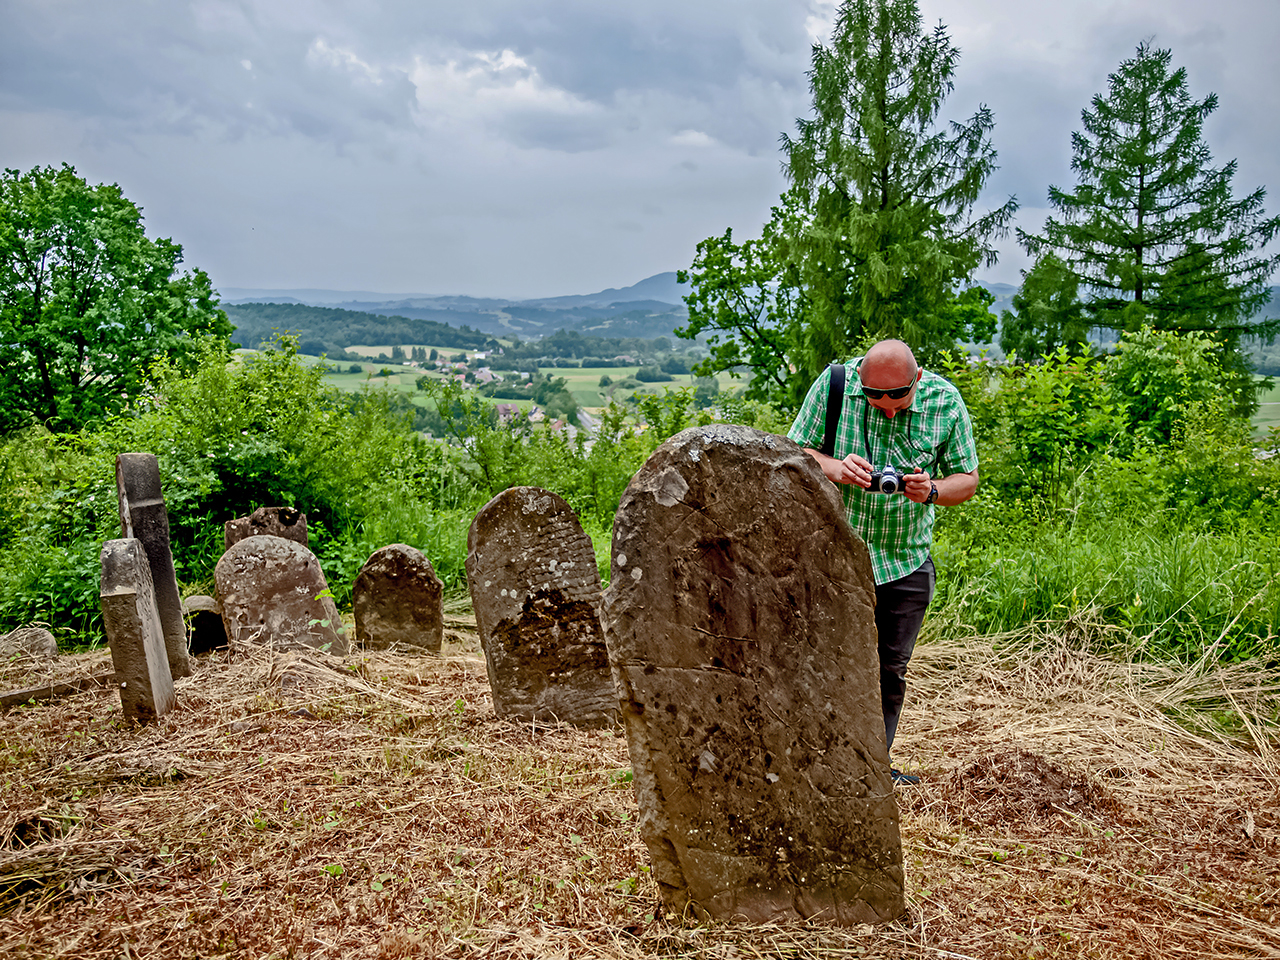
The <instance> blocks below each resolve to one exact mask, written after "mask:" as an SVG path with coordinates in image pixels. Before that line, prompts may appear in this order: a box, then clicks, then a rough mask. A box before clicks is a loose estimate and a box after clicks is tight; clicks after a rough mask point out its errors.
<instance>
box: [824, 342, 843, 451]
mask: <svg viewBox="0 0 1280 960" xmlns="http://www.w3.org/2000/svg"><path fill="white" fill-rule="evenodd" d="M827 369H828V370H830V371H831V384H830V386H829V388H828V390H827V420H826V425H825V427H824V429H823V431H822V446H821V448H820V449H821V451H822V452H823V453H825V454H826V455H827V456H828V457H831V456H834V455H835V450H836V430H837V429H839V427H840V414H841V412H842V411H843V410H844V364H843V363H833V364H831V366H829V367H828V368H827Z"/></svg>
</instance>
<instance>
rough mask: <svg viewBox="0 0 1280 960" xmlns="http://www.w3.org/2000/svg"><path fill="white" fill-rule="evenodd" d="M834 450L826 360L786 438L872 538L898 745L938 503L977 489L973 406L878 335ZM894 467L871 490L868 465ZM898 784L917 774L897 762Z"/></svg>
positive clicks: (891, 720)
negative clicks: (893, 485) (894, 487)
mask: <svg viewBox="0 0 1280 960" xmlns="http://www.w3.org/2000/svg"><path fill="white" fill-rule="evenodd" d="M845 382H846V384H848V386H847V387H846V389H845V391H844V404H843V408H842V410H841V415H840V423H839V427H838V429H837V431H836V436H835V450H834V454H835V455H834V456H827V455H826V454H824V453H822V452H821V451H820V450H819V449H818V448H819V447H821V446H822V439H823V431H824V428H825V425H826V410H827V395H828V392H829V390H830V385H831V371H830V369H829V368H828V369H827V370H826V371H825V372H823V373H822V375H821V376H819V377H818V379H817V380H816V381H814V384H813V386H812V387H810V388H809V393H808V395H807V396H806V397H805V399H804V403H803V404H802V405H801V407H800V412H799V414H797V415H796V419H795V422H794V423H793V424H792V425H791V429H790V430H789V431H788V433H787V436H789V437H790V438H791V439H792V440H794V441H795V442H796V443H798V444H800V445H801V446H802V447H804V448H805V450H806V451H807V452H808V453H809V455H810V456H812V457H813V459H814V460H816V461H817V462H818V466H820V467H821V468H822V472H823V473H824V474H825V475H826V477H827V479H828V480H830V481H831V482H832V483H837V484H840V485H841V491H842V495H843V497H844V507H845V513H846V515H847V516H848V518H849V523H850V524H851V525H852V526H853V529H854V530H855V531H857V533H858V535H859V536H860V537H862V539H863V540H864V541H865V542H866V544H867V548H868V550H869V551H870V553H871V568H872V570H873V572H874V574H875V581H876V632H877V634H878V637H879V648H880V697H881V700H882V703H883V708H884V729H885V741H886V743H887V745H888V747H889V748H890V749H891V750H892V748H893V738H894V735H895V734H896V733H897V730H898V718H899V717H900V716H901V715H902V702H903V699H904V698H905V696H906V691H907V663H908V662H909V661H910V660H911V654H912V651H913V650H914V649H915V644H916V636H917V635H918V634H919V633H920V625H921V623H923V622H924V612H925V608H926V607H928V605H929V601H930V600H932V599H933V589H934V582H935V578H934V569H933V560H932V559H931V558H930V556H929V545H930V543H931V542H932V540H933V508H934V506H943V507H950V506H955V505H956V504H958V503H964V501H966V500H968V499H969V498H970V497H972V496H973V494H974V491H976V490H977V489H978V452H977V448H976V447H975V446H974V442H973V428H972V427H971V425H970V423H969V411H968V410H966V409H965V405H964V401H963V400H962V399H961V398H960V392H959V391H958V390H956V388H955V387H954V386H952V385H951V384H950V383H949V382H948V381H946V380H944V379H943V378H942V377H940V376H937V375H936V374H933V373H928V372H926V371H925V370H922V369H921V368H920V367H919V365H918V364H917V363H916V359H915V356H914V355H913V354H912V353H911V348H910V347H908V346H907V345H906V344H905V343H903V342H902V341H901V340H882V341H881V342H879V343H877V344H876V345H875V346H873V347H872V348H871V349H870V350H868V351H867V355H866V356H865V357H862V358H861V359H860V360H855V361H854V362H853V363H851V364H850V365H849V366H848V369H847V375H846V380H845ZM886 467H893V468H894V469H896V470H897V471H898V473H900V474H902V482H901V485H900V490H899V492H895V493H888V494H886V493H879V492H872V491H871V489H870V488H871V486H872V473H873V471H881V470H883V469H884V468H886ZM891 772H892V775H893V780H894V782H895V783H904V784H911V783H919V782H920V780H919V778H918V777H915V776H912V775H910V774H904V773H902V772H901V771H899V770H897V769H893V768H891Z"/></svg>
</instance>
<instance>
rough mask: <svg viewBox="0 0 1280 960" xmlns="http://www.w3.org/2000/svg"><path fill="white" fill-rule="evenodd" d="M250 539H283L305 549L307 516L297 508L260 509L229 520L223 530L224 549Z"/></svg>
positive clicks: (306, 543) (306, 542) (307, 543)
mask: <svg viewBox="0 0 1280 960" xmlns="http://www.w3.org/2000/svg"><path fill="white" fill-rule="evenodd" d="M249 537H283V538H284V539H285V540H292V541H293V542H294V543H300V544H302V545H303V546H304V547H306V546H310V543H309V542H308V540H307V515H306V514H305V513H303V512H302V511H301V510H299V509H298V508H297V507H259V508H258V509H257V510H255V511H253V513H251V514H249V516H247V517H237V518H236V519H234V520H228V521H227V522H226V524H225V525H224V526H223V528H222V542H223V549H224V550H230V549H231V547H232V546H234V545H235V544H237V543H239V542H240V541H241V540H245V539H247V538H249Z"/></svg>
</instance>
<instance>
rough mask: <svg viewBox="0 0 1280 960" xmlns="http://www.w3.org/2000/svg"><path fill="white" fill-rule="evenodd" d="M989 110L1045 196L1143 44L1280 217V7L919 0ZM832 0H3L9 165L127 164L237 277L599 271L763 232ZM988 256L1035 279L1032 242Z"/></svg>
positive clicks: (1023, 199)
mask: <svg viewBox="0 0 1280 960" xmlns="http://www.w3.org/2000/svg"><path fill="white" fill-rule="evenodd" d="M920 6H921V9H922V12H923V14H924V18H925V21H926V24H928V25H932V24H935V23H936V22H937V21H939V20H942V21H943V22H944V23H945V24H946V25H947V28H948V30H949V32H950V34H951V36H952V39H953V40H954V41H955V42H956V44H957V45H958V46H959V47H960V48H961V50H962V58H961V62H960V68H959V73H958V76H957V80H956V89H955V92H954V94H953V95H952V97H951V98H950V99H949V100H948V101H947V103H946V104H945V105H944V108H943V117H944V118H946V119H963V118H964V117H966V116H968V115H969V114H970V113H971V112H972V111H973V109H974V108H975V107H976V106H977V105H978V104H980V103H986V104H988V105H989V106H990V107H991V108H992V109H993V110H994V112H995V118H996V128H995V132H994V142H995V146H996V149H997V150H998V151H999V154H1000V163H1001V169H1000V170H999V172H998V173H997V174H996V175H995V176H993V177H992V179H991V181H990V183H989V195H988V196H987V197H986V198H985V200H986V202H988V203H990V204H992V205H995V204H998V203H1001V202H1003V200H1004V199H1006V198H1007V197H1008V196H1009V195H1011V194H1012V195H1016V196H1017V198H1018V200H1019V202H1020V203H1021V204H1022V210H1021V212H1020V214H1019V221H1018V222H1019V225H1020V226H1022V227H1023V228H1025V229H1035V228H1036V227H1038V225H1039V224H1040V223H1041V222H1042V220H1043V217H1044V213H1045V211H1044V209H1043V208H1044V197H1045V191H1046V188H1047V186H1048V185H1049V184H1050V183H1055V184H1058V185H1059V186H1064V187H1068V186H1070V185H1071V184H1072V183H1073V181H1072V180H1071V174H1070V168H1069V163H1070V147H1069V138H1070V134H1071V132H1072V131H1073V130H1075V129H1078V127H1079V116H1080V110H1081V108H1082V107H1084V106H1086V105H1087V103H1088V101H1089V98H1090V97H1091V96H1093V95H1094V94H1095V93H1098V92H1101V91H1102V90H1104V89H1105V86H1106V77H1107V74H1108V73H1109V72H1111V71H1113V70H1114V69H1115V68H1116V67H1117V66H1118V65H1119V63H1120V61H1121V60H1122V59H1124V58H1125V57H1127V56H1129V55H1131V54H1132V53H1133V50H1134V48H1135V47H1136V45H1137V44H1138V43H1139V42H1140V41H1142V40H1144V39H1152V40H1154V42H1155V44H1156V45H1158V46H1162V47H1169V48H1171V49H1172V50H1173V54H1174V63H1175V64H1176V65H1181V66H1185V67H1187V69H1188V71H1189V76H1190V88H1191V92H1192V94H1193V95H1195V96H1197V97H1202V96H1204V95H1206V94H1208V93H1209V92H1216V93H1217V94H1218V96H1219V100H1220V107H1219V110H1218V111H1217V113H1216V114H1214V116H1213V117H1212V118H1211V120H1210V122H1209V124H1208V126H1207V139H1208V141H1209V145H1210V147H1211V149H1212V150H1213V153H1214V157H1215V160H1216V161H1217V162H1218V163H1224V162H1226V161H1227V160H1230V159H1232V158H1235V159H1238V161H1239V171H1238V174H1237V177H1236V181H1235V182H1236V189H1237V193H1238V194H1241V193H1244V192H1246V191H1247V190H1251V189H1253V188H1254V187H1256V186H1259V185H1262V186H1268V187H1269V188H1271V189H1270V192H1269V202H1268V205H1267V206H1268V210H1269V211H1271V212H1274V211H1275V210H1277V209H1280V149H1277V146H1278V144H1277V140H1278V139H1280V138H1278V137H1277V129H1278V125H1277V117H1278V116H1280V60H1278V59H1277V57H1276V55H1275V42H1276V38H1277V37H1280V3H1277V2H1276V0H1217V2H1214V3H1205V2H1203V0H1158V2H1157V0H1116V2H1105V0H1060V2H1059V3H1057V4H1044V5H1042V4H1030V3H1027V2H1025V0H964V2H950V3H948V2H944V0H920ZM833 9H834V7H833V5H832V4H831V3H829V2H825V0H630V2H628V3H625V4H624V3H610V2H606V0H450V2H447V3H446V2H441V0H380V2H379V0H375V2H368V3H362V4H351V3H342V2H335V0H187V2H176V0H112V2H110V3H101V2H97V0H0V166H4V167H8V168H17V169H20V170H27V169H29V168H31V167H32V166H34V165H37V164H41V165H43V164H59V163H62V162H63V161H66V162H69V163H71V164H73V165H74V166H75V167H76V168H77V169H78V171H79V172H80V173H81V174H82V175H83V176H85V177H86V178H87V179H89V180H90V181H91V182H95V183H97V182H115V183H119V184H120V186H121V187H122V188H123V190H124V191H125V194H126V195H127V196H128V197H130V198H131V199H133V200H134V201H135V202H137V203H139V204H140V205H141V206H142V207H143V208H144V215H145V217H146V222H147V226H148V230H149V232H150V233H151V234H152V235H153V236H156V235H158V236H168V237H172V238H173V239H174V240H176V241H177V242H179V243H181V244H182V245H183V246H184V249H185V252H186V259H187V262H188V264H191V265H195V266H199V267H202V268H204V269H205V270H207V271H208V272H209V273H210V275H211V276H212V278H213V281H214V284H215V286H217V287H219V288H221V289H229V288H275V289H280V288H298V287H320V288H329V289H341V290H373V291H382V292H387V293H409V292H417V293H429V294H471V295H491V296H509V297H538V296H554V295H560V294H568V293H587V292H592V291H595V290H599V289H602V288H605V287H620V286H626V285H629V284H632V283H635V282H636V281H638V280H640V279H642V278H644V277H647V276H650V275H652V274H655V273H659V272H662V271H666V270H675V269H678V268H680V267H684V266H688V264H689V262H690V260H691V258H692V256H693V250H694V246H695V245H696V244H697V242H698V241H699V240H701V239H703V238H705V237H707V236H710V235H713V234H718V233H720V232H722V231H723V230H724V229H725V228H726V227H733V229H734V231H735V234H736V235H737V236H739V237H744V238H745V237H747V236H751V235H754V234H755V233H756V232H757V231H758V230H759V227H760V225H761V223H762V222H763V221H764V219H765V218H766V217H767V215H768V209H769V206H770V205H771V203H773V202H775V201H776V199H777V196H778V194H779V192H780V191H781V189H782V187H783V179H782V175H781V172H780V167H779V161H780V155H779V153H778V137H779V134H780V133H782V132H783V131H787V132H792V131H793V130H794V120H795V118H796V117H797V116H802V115H805V114H807V113H808V90H807V87H806V80H805V76H804V72H805V70H806V69H807V67H808V64H809V56H810V47H811V44H812V43H813V42H814V40H815V39H817V40H822V39H825V37H826V34H827V31H828V29H829V24H830V20H831V16H832V12H833ZM1005 249H1006V250H1007V252H1006V253H1005V255H1004V256H1003V257H1002V259H1001V262H1000V264H999V266H998V267H996V268H994V269H992V270H989V271H986V272H985V273H984V278H985V279H988V280H995V281H1005V282H1017V281H1018V279H1019V269H1020V268H1023V267H1025V266H1026V263H1025V260H1024V258H1023V257H1022V255H1021V254H1020V252H1019V251H1018V250H1017V248H1016V245H1015V244H1013V242H1012V241H1010V242H1009V243H1007V244H1006V245H1005Z"/></svg>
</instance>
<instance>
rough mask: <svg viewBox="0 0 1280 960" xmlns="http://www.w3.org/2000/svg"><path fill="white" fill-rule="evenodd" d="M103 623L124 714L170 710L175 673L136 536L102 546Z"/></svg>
mask: <svg viewBox="0 0 1280 960" xmlns="http://www.w3.org/2000/svg"><path fill="white" fill-rule="evenodd" d="M101 598H102V626H103V630H104V632H105V633H106V635H107V643H108V644H110V646H111V663H112V665H113V666H114V667H115V671H116V683H117V684H118V685H119V687H120V703H121V706H122V707H123V708H124V715H125V716H126V717H131V718H133V719H134V720H139V721H142V722H144V723H145V722H147V721H149V720H154V719H156V718H157V717H161V716H164V715H165V714H166V713H168V712H169V711H170V710H172V709H173V706H174V703H175V702H176V698H175V696H174V692H173V674H171V673H170V672H169V657H168V654H167V651H166V649H165V638H164V631H163V630H162V628H161V626H160V614H159V611H158V610H157V608H156V598H155V591H154V589H153V587H152V585H151V565H150V563H149V562H148V557H147V553H146V551H145V550H144V549H143V546H142V543H141V541H139V540H136V539H131V538H125V539H121V540H108V541H107V542H106V543H104V544H103V545H102V589H101Z"/></svg>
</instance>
